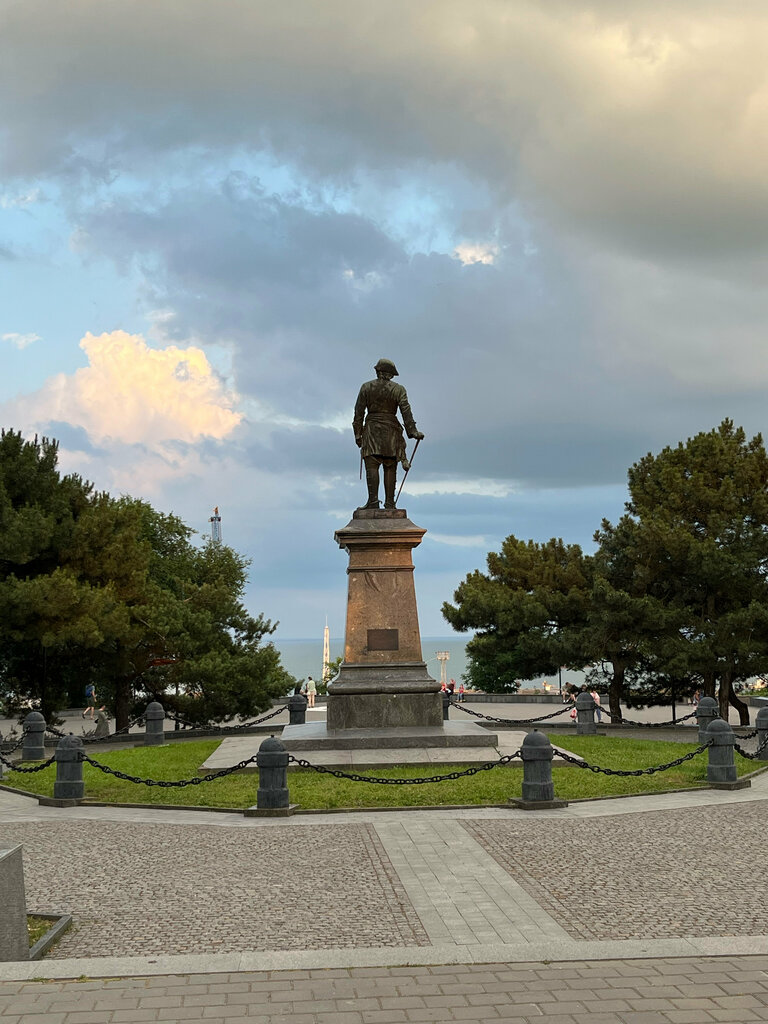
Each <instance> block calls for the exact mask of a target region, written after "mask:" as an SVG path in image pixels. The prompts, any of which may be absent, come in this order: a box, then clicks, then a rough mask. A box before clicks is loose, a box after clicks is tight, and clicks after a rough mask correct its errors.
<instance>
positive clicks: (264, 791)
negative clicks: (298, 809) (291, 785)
mask: <svg viewBox="0 0 768 1024" xmlns="http://www.w3.org/2000/svg"><path fill="white" fill-rule="evenodd" d="M256 766H257V768H258V769H259V791H258V794H257V797H256V809H257V810H258V811H259V812H261V813H263V814H288V813H289V811H290V799H289V794H288V751H287V750H286V749H285V747H284V746H283V744H282V743H281V742H280V740H279V739H277V738H276V737H275V736H270V737H269V738H268V739H266V740H264V741H263V743H262V744H261V746H260V747H259V751H258V753H257V754H256Z"/></svg>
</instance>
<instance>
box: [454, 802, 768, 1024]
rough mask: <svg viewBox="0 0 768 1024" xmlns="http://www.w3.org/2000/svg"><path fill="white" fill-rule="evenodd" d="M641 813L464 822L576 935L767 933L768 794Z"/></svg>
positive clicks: (659, 936)
mask: <svg viewBox="0 0 768 1024" xmlns="http://www.w3.org/2000/svg"><path fill="white" fill-rule="evenodd" d="M641 822H642V827H638V825H639V823H640V822H639V821H638V819H637V817H636V816H635V815H631V814H626V815H616V816H609V817H608V816H607V817H601V818H591V819H585V820H581V821H573V820H568V821H556V820H554V819H546V820H545V819H540V820H537V821H536V822H535V827H531V824H530V823H528V822H519V821H512V820H506V821H505V820H479V819H474V820H468V821H464V822H462V824H463V826H464V827H465V828H466V829H467V830H468V831H469V833H470V834H471V835H472V836H473V837H474V838H475V839H476V840H477V842H478V843H480V845H481V846H483V847H484V848H485V849H486V850H487V851H488V852H489V853H490V854H491V855H492V856H493V857H494V858H495V859H496V861H497V862H498V863H499V864H501V865H502V866H503V867H504V868H506V870H507V871H508V872H509V873H510V874H511V875H512V877H513V878H514V879H515V880H516V881H517V882H519V883H520V885H521V886H522V887H523V888H524V889H526V890H527V891H528V892H529V893H530V895H531V896H533V898H534V899H535V900H536V901H537V902H538V903H539V904H540V905H541V906H542V907H544V908H545V909H546V910H547V911H548V912H549V914H550V915H551V916H552V917H553V918H554V920H555V921H557V922H559V924H561V925H562V927H563V928H565V929H566V930H567V931H568V932H569V934H570V935H572V936H573V937H575V938H586V939H631V938H672V937H678V936H691V935H698V936H709V935H718V936H728V935H763V934H765V931H766V922H765V907H766V904H767V903H768V876H766V874H765V873H764V872H762V871H760V870H757V869H756V866H758V865H759V864H760V862H761V858H762V850H763V843H764V837H765V835H766V829H767V828H768V803H766V802H764V801H759V802H757V801H756V802H753V803H742V804H738V805H731V806H723V807H707V808H686V809H680V808H678V809H675V810H669V811H654V812H650V813H645V814H643V816H642V819H641ZM723 1019H725V1018H723Z"/></svg>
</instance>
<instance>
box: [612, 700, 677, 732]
mask: <svg viewBox="0 0 768 1024" xmlns="http://www.w3.org/2000/svg"><path fill="white" fill-rule="evenodd" d="M595 708H597V704H595ZM600 710H601V711H602V712H603V714H604V715H608V717H609V718H610V719H613V720H615V721H617V722H621V723H622V724H623V725H635V726H638V725H639V726H640V727H641V728H642V729H663V728H664V727H665V726H667V725H679V724H680V723H681V722H687V721H688V720H689V719H690V718H695V717H696V712H695V711H692V712H691V713H690V715H683V716H682V718H674V719H670V720H669V721H668V722H636V721H633V719H631V718H623V717H622V716H621V715H612V714H611V712H610V711H609V710H608V708H605V707H603V706H602V704H601V705H600Z"/></svg>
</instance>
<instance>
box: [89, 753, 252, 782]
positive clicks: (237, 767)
mask: <svg viewBox="0 0 768 1024" xmlns="http://www.w3.org/2000/svg"><path fill="white" fill-rule="evenodd" d="M256 757H257V755H256V754H254V755H253V757H249V758H247V760H245V761H240V762H239V763H238V764H234V765H232V767H231V768H222V769H221V771H218V772H211V774H210V775H196V776H195V777H194V778H193V779H176V780H173V781H169V780H165V779H141V778H139V777H138V776H136V775H128V774H126V772H121V771H118V770H117V768H110V767H109V765H106V764H101V763H100V762H99V761H94V759H93V758H92V757H89V756H88V755H87V754H86V753H85V752H84V751H81V752H80V760H81V761H85V763H86V764H90V765H91V766H92V767H94V768H98V769H99V771H100V772H104V774H105V775H114V777H115V778H116V779H122V780H123V782H135V783H137V784H138V785H141V786H159V787H160V789H185V788H186V787H187V786H200V785H202V784H203V783H204V782H212V781H213V780H214V779H223V778H224V777H225V776H226V775H232V774H234V772H239V771H241V770H242V769H243V768H247V767H248V765H249V764H254V763H255V762H256Z"/></svg>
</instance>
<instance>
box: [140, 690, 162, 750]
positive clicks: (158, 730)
mask: <svg viewBox="0 0 768 1024" xmlns="http://www.w3.org/2000/svg"><path fill="white" fill-rule="evenodd" d="M144 717H145V718H146V720H147V726H146V730H145V732H144V746H145V747H158V746H161V745H162V744H163V743H164V742H165V729H164V725H165V709H164V707H163V705H162V704H160V703H159V702H158V701H156V700H153V701H152V702H151V703H150V704H147V710H146V711H145V712H144Z"/></svg>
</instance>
